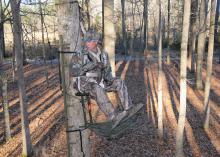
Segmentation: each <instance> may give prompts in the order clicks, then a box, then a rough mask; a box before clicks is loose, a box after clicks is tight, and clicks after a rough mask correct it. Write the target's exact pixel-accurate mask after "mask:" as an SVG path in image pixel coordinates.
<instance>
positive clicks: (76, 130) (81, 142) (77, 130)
mask: <svg viewBox="0 0 220 157" xmlns="http://www.w3.org/2000/svg"><path fill="white" fill-rule="evenodd" d="M86 129H87V128H83V129H74V130H66V132H67V133H69V132H79V137H80V147H81V152H82V153H83V157H85V152H84V150H83V141H82V131H84V130H86Z"/></svg>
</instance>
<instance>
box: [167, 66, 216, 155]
mask: <svg viewBox="0 0 220 157" xmlns="http://www.w3.org/2000/svg"><path fill="white" fill-rule="evenodd" d="M167 72H168V73H169V74H170V77H171V78H172V79H173V81H174V83H175V84H174V88H173V90H174V92H175V95H176V97H177V98H178V99H180V93H179V91H180V87H179V83H178V81H177V79H179V77H178V72H177V70H176V69H175V75H174V74H173V73H172V72H171V71H169V70H168V69H167ZM194 105H195V104H192V103H191V102H190V100H189V98H187V108H186V119H187V120H188V122H189V124H190V126H191V127H192V130H193V134H194V137H195V139H196V141H197V143H198V145H199V147H200V151H201V153H202V154H209V155H210V156H218V152H217V150H216V147H215V146H214V145H213V144H212V142H211V139H210V138H209V137H208V136H207V133H206V132H205V130H204V129H203V128H202V127H203V119H204V117H203V115H202V114H200V113H199V111H197V109H196V108H195V107H194ZM175 112H177V110H175ZM185 134H186V132H185ZM186 141H188V139H187V138H186ZM186 148H187V147H186ZM184 152H185V153H186V154H188V153H187V151H184Z"/></svg>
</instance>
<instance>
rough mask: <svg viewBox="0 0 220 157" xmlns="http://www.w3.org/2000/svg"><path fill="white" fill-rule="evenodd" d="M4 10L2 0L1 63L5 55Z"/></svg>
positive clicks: (0, 10) (0, 12) (0, 25)
mask: <svg viewBox="0 0 220 157" xmlns="http://www.w3.org/2000/svg"><path fill="white" fill-rule="evenodd" d="M3 18H4V17H3V8H2V0H0V62H2V61H3V57H4V54H5V41H4V25H3V24H4V22H3V20H4V19H3Z"/></svg>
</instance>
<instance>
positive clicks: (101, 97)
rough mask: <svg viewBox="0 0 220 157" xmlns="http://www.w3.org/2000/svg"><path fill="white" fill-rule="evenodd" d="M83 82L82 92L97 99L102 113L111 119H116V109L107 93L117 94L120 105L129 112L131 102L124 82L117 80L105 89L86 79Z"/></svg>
mask: <svg viewBox="0 0 220 157" xmlns="http://www.w3.org/2000/svg"><path fill="white" fill-rule="evenodd" d="M81 80H82V81H81V87H80V89H81V91H82V92H85V93H88V94H89V95H90V96H91V97H92V98H93V99H95V100H96V102H97V104H98V106H99V108H100V109H101V111H102V112H103V113H104V114H105V115H106V116H107V117H108V118H109V119H111V118H112V117H114V115H115V109H114V107H113V105H112V103H111V102H110V100H109V98H108V96H107V93H106V92H108V91H114V92H116V93H117V95H118V98H119V100H120V105H121V106H122V107H123V109H124V110H127V109H129V108H130V105H131V100H130V98H129V96H128V91H127V87H126V85H125V83H124V81H123V80H121V79H117V78H115V79H114V80H113V81H112V83H111V85H109V86H107V87H105V88H103V87H101V86H100V85H99V84H98V83H96V82H93V81H89V80H86V79H85V78H84V79H81ZM83 80H84V81H83Z"/></svg>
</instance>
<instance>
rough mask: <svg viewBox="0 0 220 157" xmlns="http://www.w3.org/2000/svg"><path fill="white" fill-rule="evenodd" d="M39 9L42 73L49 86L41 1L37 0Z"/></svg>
mask: <svg viewBox="0 0 220 157" xmlns="http://www.w3.org/2000/svg"><path fill="white" fill-rule="evenodd" d="M39 11H40V19H41V37H42V44H43V45H42V46H43V58H44V67H45V68H44V75H45V77H46V82H47V86H49V78H48V71H47V63H46V47H45V41H44V16H43V10H42V3H41V0H39Z"/></svg>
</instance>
